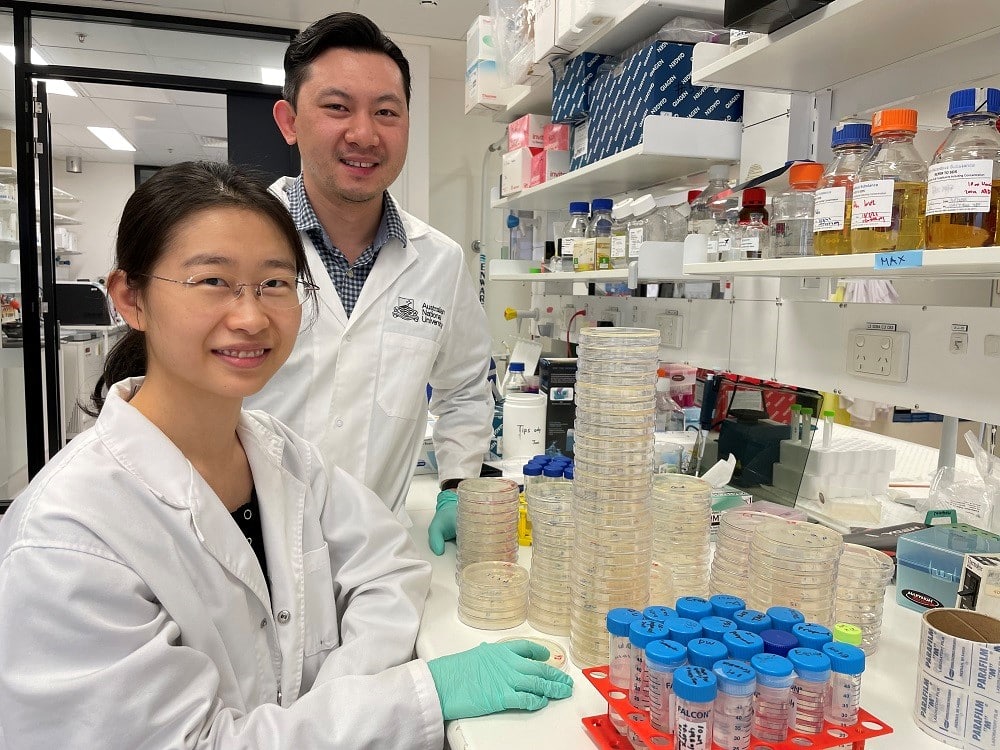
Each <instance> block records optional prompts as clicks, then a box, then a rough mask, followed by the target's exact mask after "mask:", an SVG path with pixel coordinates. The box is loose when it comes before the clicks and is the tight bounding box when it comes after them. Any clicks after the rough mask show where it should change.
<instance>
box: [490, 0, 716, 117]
mask: <svg viewBox="0 0 1000 750" xmlns="http://www.w3.org/2000/svg"><path fill="white" fill-rule="evenodd" d="M723 5H724V2H723V0H701V1H699V0H633V2H631V3H629V4H628V7H626V8H625V9H624V10H622V11H621V12H620V13H619V14H618V16H617V17H616V18H615V20H614V21H612V22H609V23H605V24H602V25H600V26H598V27H597V28H595V29H594V31H593V33H591V34H590V36H588V37H586V38H585V39H584V40H583V41H582V42H581V43H580V46H579V47H578V48H577V49H576V50H574V51H573V52H572V53H571V54H570V56H571V57H572V56H573V55H576V54H579V53H580V52H597V53H600V54H605V55H618V54H620V53H622V52H624V51H625V50H626V49H628V48H629V47H631V46H632V45H633V44H636V43H637V42H640V41H642V40H643V39H646V38H647V37H649V36H651V35H653V34H655V33H656V31H657V29H659V28H660V27H661V26H662V25H663V24H664V23H666V22H667V21H669V20H670V19H672V18H675V17H676V16H694V17H697V18H705V19H708V20H710V21H721V20H722V9H723ZM529 113H530V114H535V115H548V114H551V113H552V72H551V70H550V71H548V72H547V73H546V74H545V75H543V76H542V77H541V78H539V79H537V80H536V81H535V82H534V83H533V84H532V85H531V86H530V87H525V91H523V92H522V93H521V94H519V95H518V96H516V97H515V98H514V99H512V100H511V101H510V102H509V103H508V104H507V108H506V109H504V110H501V111H499V112H497V113H496V114H495V115H494V116H493V119H494V121H495V122H512V121H513V120H516V119H517V118H518V117H521V116H522V115H526V114H529Z"/></svg>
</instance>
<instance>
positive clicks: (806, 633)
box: [792, 622, 833, 651]
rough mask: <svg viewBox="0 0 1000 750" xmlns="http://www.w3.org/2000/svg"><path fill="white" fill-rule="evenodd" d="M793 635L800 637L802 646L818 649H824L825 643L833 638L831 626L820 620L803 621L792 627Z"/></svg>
mask: <svg viewBox="0 0 1000 750" xmlns="http://www.w3.org/2000/svg"><path fill="white" fill-rule="evenodd" d="M792 635H794V636H795V637H796V638H797V639H798V641H799V645H800V646H805V647H806V648H814V649H816V650H817V651H822V650H823V645H824V644H827V643H830V642H831V641H832V640H833V633H832V632H830V628H828V627H826V626H825V625H820V624H819V623H818V622H801V623H799V624H798V625H796V626H795V627H794V628H792Z"/></svg>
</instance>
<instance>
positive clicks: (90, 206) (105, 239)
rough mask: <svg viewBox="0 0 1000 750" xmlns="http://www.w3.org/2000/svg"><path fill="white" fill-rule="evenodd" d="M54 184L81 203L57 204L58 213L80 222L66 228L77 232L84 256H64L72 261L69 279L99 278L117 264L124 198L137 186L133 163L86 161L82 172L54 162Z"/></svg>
mask: <svg viewBox="0 0 1000 750" xmlns="http://www.w3.org/2000/svg"><path fill="white" fill-rule="evenodd" d="M52 181H53V183H54V184H55V186H56V187H57V188H59V189H61V190H65V191H66V192H67V193H70V194H72V195H73V196H75V197H76V198H77V199H78V200H79V203H68V204H67V203H58V204H56V209H55V210H56V213H60V214H65V215H67V216H72V217H73V218H74V219H77V220H78V221H79V222H80V224H79V225H78V226H70V227H67V229H69V230H70V231H72V232H75V233H76V234H77V246H78V248H79V249H80V250H81V251H82V254H81V255H73V256H65V258H66V260H69V261H70V275H69V277H68V278H71V279H77V278H84V279H98V278H102V277H104V276H106V275H107V273H108V271H110V270H111V267H112V266H113V265H114V258H115V233H116V231H117V227H118V220H119V218H121V213H122V208H123V207H124V206H125V201H126V200H128V197H129V196H130V195H131V194H132V191H133V190H134V189H135V170H134V168H133V166H132V165H131V164H109V163H103V162H96V161H84V163H83V172H80V173H79V174H76V173H72V172H67V171H66V170H65V164H64V163H63V162H60V161H56V162H55V163H54V164H53V180H52Z"/></svg>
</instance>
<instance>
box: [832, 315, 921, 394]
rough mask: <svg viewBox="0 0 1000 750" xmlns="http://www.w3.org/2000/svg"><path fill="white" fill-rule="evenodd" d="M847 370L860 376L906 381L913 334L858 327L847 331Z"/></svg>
mask: <svg viewBox="0 0 1000 750" xmlns="http://www.w3.org/2000/svg"><path fill="white" fill-rule="evenodd" d="M845 348H846V350H847V372H849V373H850V374H851V375H856V376H858V377H859V378H871V379H872V380H887V381H891V382H894V383H905V382H906V373H907V365H908V363H909V359H910V334H909V333H907V332H905V331H873V330H868V329H864V328H856V329H854V330H852V331H850V332H849V333H848V334H847V346H846V347H845Z"/></svg>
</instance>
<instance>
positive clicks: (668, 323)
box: [656, 314, 684, 349]
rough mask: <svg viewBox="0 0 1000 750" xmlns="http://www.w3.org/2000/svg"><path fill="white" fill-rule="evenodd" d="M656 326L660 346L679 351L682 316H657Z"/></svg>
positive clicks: (681, 335)
mask: <svg viewBox="0 0 1000 750" xmlns="http://www.w3.org/2000/svg"><path fill="white" fill-rule="evenodd" d="M656 326H657V328H659V329H660V346H669V347H670V348H672V349H680V348H681V341H682V337H683V334H684V316H683V315H666V314H662V315H657V316H656Z"/></svg>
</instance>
